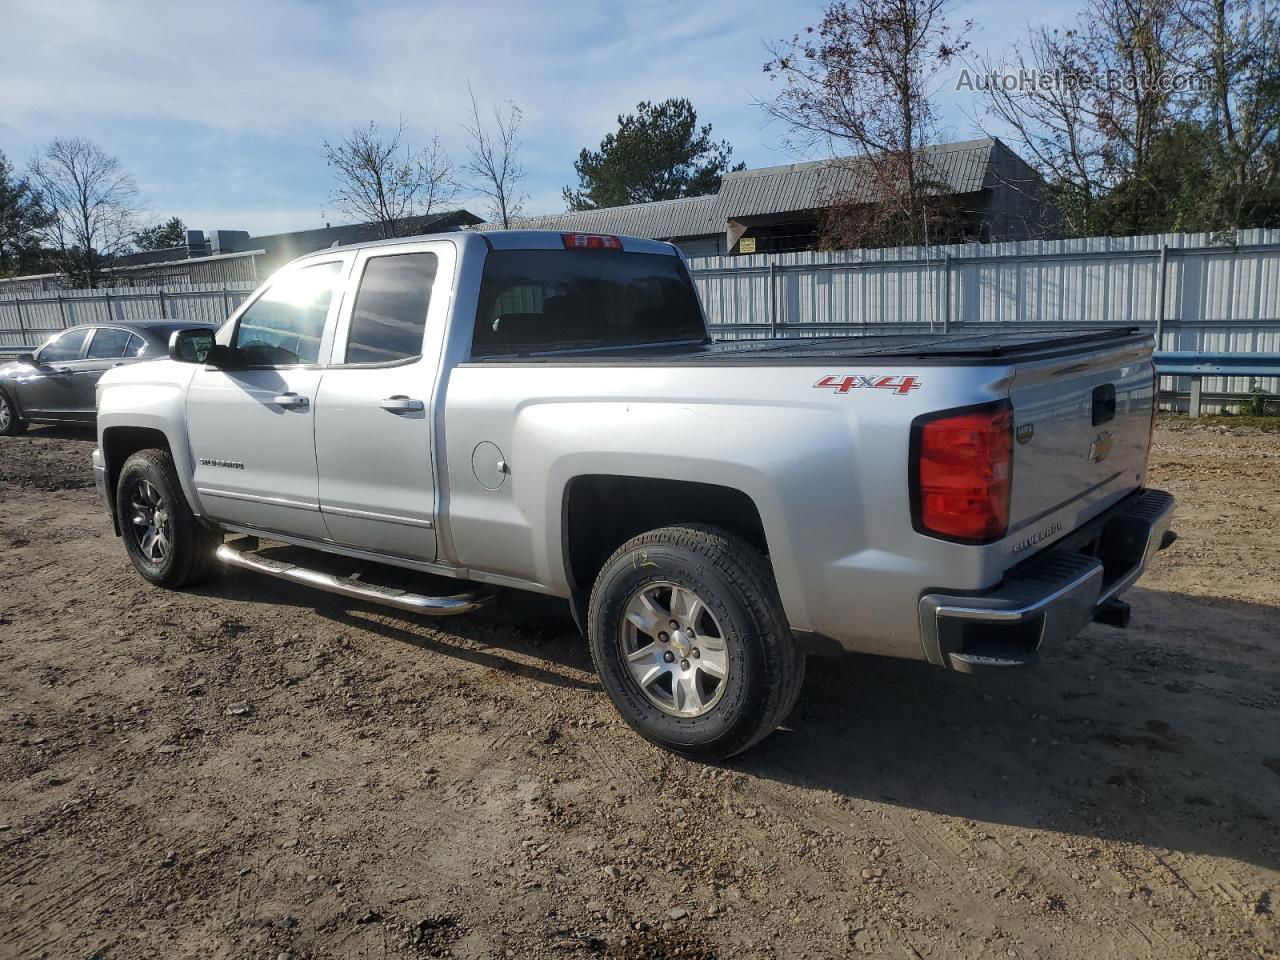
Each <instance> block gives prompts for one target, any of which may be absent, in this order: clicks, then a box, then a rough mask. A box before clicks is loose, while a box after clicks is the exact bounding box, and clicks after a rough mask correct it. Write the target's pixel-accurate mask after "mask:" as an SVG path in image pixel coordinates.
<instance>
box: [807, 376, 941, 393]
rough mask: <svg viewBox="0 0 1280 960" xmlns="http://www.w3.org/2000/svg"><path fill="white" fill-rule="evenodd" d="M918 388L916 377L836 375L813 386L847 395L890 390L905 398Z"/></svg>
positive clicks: (816, 388) (918, 381)
mask: <svg viewBox="0 0 1280 960" xmlns="http://www.w3.org/2000/svg"><path fill="white" fill-rule="evenodd" d="M919 387H920V379H919V378H918V377H911V376H903V377H877V376H871V377H863V376H851V377H842V376H840V375H838V374H834V373H829V374H827V375H826V376H825V377H823V378H822V379H821V380H819V381H818V382H817V383H815V384H814V385H813V388H814V389H815V390H818V389H826V390H834V391H835V392H836V393H848V392H849V391H850V390H862V389H868V390H892V391H893V392H894V393H896V394H897V395H898V396H905V395H906V394H908V393H910V392H911V391H912V390H917V389H919Z"/></svg>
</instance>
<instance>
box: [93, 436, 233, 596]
mask: <svg viewBox="0 0 1280 960" xmlns="http://www.w3.org/2000/svg"><path fill="white" fill-rule="evenodd" d="M116 516H117V517H118V518H119V519H120V535H121V537H122V538H123V539H124V545H125V549H126V550H127V551H128V553H129V559H130V560H131V561H133V566H134V568H135V569H136V570H137V571H138V572H139V573H140V574H142V576H143V577H145V578H146V579H147V580H150V581H151V582H152V583H154V584H155V585H156V586H160V587H171V588H175V587H185V586H187V585H188V584H191V583H195V582H196V581H198V580H202V579H204V578H205V577H206V576H208V575H209V571H210V569H211V568H212V566H213V562H214V556H213V551H214V548H215V547H216V546H217V543H218V541H219V540H220V539H221V537H220V536H219V534H217V533H216V532H214V531H212V530H209V529H208V528H206V527H205V526H204V525H203V524H201V523H200V521H199V520H198V519H197V518H196V516H195V514H193V513H192V512H191V507H190V505H189V504H188V503H187V498H186V496H185V495H184V494H183V492H182V487H181V486H180V485H179V483H178V474H177V471H176V470H175V469H174V466H173V457H172V456H170V455H169V453H168V451H165V450H139V451H138V452H137V453H135V454H133V455H132V456H131V457H129V459H128V460H126V461H125V462H124V466H123V467H121V468H120V479H119V480H118V481H117V483H116Z"/></svg>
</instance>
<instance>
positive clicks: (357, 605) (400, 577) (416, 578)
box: [191, 546, 599, 690]
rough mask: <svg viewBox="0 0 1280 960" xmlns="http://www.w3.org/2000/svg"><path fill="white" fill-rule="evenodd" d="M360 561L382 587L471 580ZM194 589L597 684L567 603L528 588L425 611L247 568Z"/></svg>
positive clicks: (349, 566)
mask: <svg viewBox="0 0 1280 960" xmlns="http://www.w3.org/2000/svg"><path fill="white" fill-rule="evenodd" d="M262 555H263V556H266V557H270V558H272V559H276V560H280V561H282V562H296V563H300V564H305V565H306V566H308V567H311V568H314V569H322V570H325V571H327V572H330V573H334V574H337V575H348V574H350V573H352V572H353V570H355V569H357V568H359V567H361V566H362V565H361V564H360V563H358V562H353V561H349V560H346V559H344V558H341V557H326V556H323V555H320V554H317V553H315V552H313V551H309V550H302V549H300V548H295V547H285V546H279V547H270V548H268V549H265V550H263V551H262ZM363 566H366V567H368V568H371V569H373V570H374V571H375V573H376V582H378V583H379V584H381V585H383V586H390V587H397V588H400V589H406V590H414V591H417V592H419V593H438V594H440V595H450V594H456V593H461V592H463V591H465V590H466V589H468V587H469V586H470V585H469V584H467V583H465V582H462V581H458V580H452V579H449V578H448V577H437V576H431V575H425V574H420V573H414V572H410V571H403V570H397V569H395V568H390V567H385V566H382V565H381V564H368V565H363ZM366 572H367V571H366ZM191 592H193V593H198V594H203V595H205V596H211V597H221V598H224V599H228V600H238V601H248V602H268V603H271V604H274V605H279V604H289V605H291V606H296V607H303V608H306V609H309V610H313V611H314V612H315V613H316V614H317V615H319V616H321V617H323V618H325V619H326V620H329V621H332V622H333V623H335V624H339V625H341V626H344V627H348V628H350V629H352V630H364V631H369V632H371V633H375V634H377V635H379V636H381V637H385V638H386V639H388V640H394V641H396V642H397V643H404V644H408V645H410V646H413V647H417V648H419V649H421V650H428V651H430V652H432V653H438V654H441V655H443V656H448V657H452V658H455V659H457V660H462V661H465V662H467V663H474V664H477V665H479V666H482V667H489V668H492V669H495V670H502V671H505V672H507V673H510V674H513V675H515V676H521V677H527V678H529V679H531V680H535V681H537V682H539V683H546V684H549V685H551V686H558V687H567V688H570V689H578V690H598V689H599V684H598V683H597V682H596V681H595V677H594V674H593V673H592V667H591V658H590V656H589V655H588V654H587V650H586V645H585V643H583V642H582V640H581V637H580V636H579V634H578V632H577V628H576V627H575V626H574V624H573V621H572V620H571V619H570V618H569V617H568V615H567V613H566V612H565V607H564V604H563V603H562V602H559V601H551V600H548V599H547V598H544V597H539V596H535V595H532V594H525V593H520V592H517V591H512V590H499V591H496V592H497V594H498V595H497V597H496V598H495V602H494V603H493V604H491V605H490V606H488V607H486V608H484V609H482V610H479V611H477V612H475V613H470V614H464V615H461V616H452V617H426V616H421V615H416V614H412V613H408V612H402V611H399V610H396V609H394V608H391V607H384V606H381V605H378V604H373V603H366V602H364V601H360V600H353V599H348V598H346V597H340V596H337V595H335V594H330V593H325V592H323V591H320V590H316V589H314V588H312V587H306V586H301V585H297V584H292V583H288V582H285V581H281V580H275V579H271V578H268V577H264V576H263V575H261V574H259V573H254V572H252V571H241V570H232V569H222V570H220V572H219V575H218V576H217V577H215V578H214V579H212V580H210V581H207V582H205V583H203V584H201V585H199V586H197V587H194V588H192V591H191ZM540 663H548V664H554V667H544V666H540V665H539V664H540Z"/></svg>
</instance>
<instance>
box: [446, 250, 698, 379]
mask: <svg viewBox="0 0 1280 960" xmlns="http://www.w3.org/2000/svg"><path fill="white" fill-rule="evenodd" d="M705 340H706V328H705V326H704V325H703V320H702V310H701V308H700V307H699V305H698V297H697V293H696V292H695V291H694V288H693V282H692V281H691V280H690V279H689V273H688V271H687V270H685V267H684V262H683V261H682V260H681V259H680V258H679V257H674V256H666V255H662V254H646V253H623V252H618V251H616V250H494V251H491V252H490V253H489V255H488V257H487V258H486V259H485V266H484V276H483V279H482V280H481V284H480V305H479V309H478V310H477V313H476V325H475V334H474V336H473V338H472V346H471V354H472V356H473V357H487V356H498V355H502V354H517V355H518V354H525V353H537V352H548V351H554V350H569V349H592V348H602V347H621V346H628V345H634V344H661V343H687V342H689V341H696V342H702V341H705Z"/></svg>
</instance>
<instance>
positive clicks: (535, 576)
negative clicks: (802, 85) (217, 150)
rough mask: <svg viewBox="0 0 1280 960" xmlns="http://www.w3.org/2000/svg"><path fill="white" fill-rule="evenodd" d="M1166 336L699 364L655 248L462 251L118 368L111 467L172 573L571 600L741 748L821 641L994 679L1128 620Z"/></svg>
mask: <svg viewBox="0 0 1280 960" xmlns="http://www.w3.org/2000/svg"><path fill="white" fill-rule="evenodd" d="M1152 346H1153V345H1152V341H1151V339H1150V337H1148V336H1144V335H1142V334H1140V333H1139V332H1138V331H1137V330H1135V329H1108V330H1096V329H1094V330H1088V331H1079V330H1075V331H1072V330H1062V331H1058V332H1054V333H1049V334H1044V333H1042V334H1009V333H996V334H982V335H951V336H925V335H893V336H874V337H873V336H866V337H856V338H833V339H821V340H819V339H790V340H764V341H747V342H737V343H714V342H713V341H712V339H711V337H710V336H709V335H708V328H707V325H706V322H705V319H704V316H703V311H702V307H701V305H700V303H699V299H698V296H697V293H696V291H695V289H694V286H693V284H692V282H691V281H690V277H689V273H688V271H687V269H686V265H685V262H684V260H683V258H682V257H681V255H680V253H679V251H678V250H677V249H676V248H675V247H673V246H672V245H670V244H667V243H660V242H656V241H652V240H643V239H633V238H630V237H614V236H605V235H593V234H577V233H568V234H562V233H551V232H532V231H510V232H493V233H477V232H459V233H449V234H442V235H439V236H431V237H422V238H417V239H412V240H396V241H385V242H380V243H371V244H364V245H358V246H352V247H343V248H335V249H329V250H324V251H321V252H318V253H315V254H312V255H309V256H306V257H303V258H301V259H299V260H296V261H294V262H293V263H291V264H289V265H288V266H286V267H284V268H283V269H281V270H280V271H279V272H277V273H276V274H275V275H274V276H272V277H271V278H270V279H269V280H268V281H267V282H266V283H265V284H264V285H263V286H262V287H261V288H260V289H259V290H257V291H256V292H255V293H254V294H253V295H251V296H250V297H249V298H248V299H247V300H246V302H245V303H244V304H243V305H242V306H241V307H240V308H239V309H238V310H237V311H236V312H235V313H234V314H233V315H232V316H231V317H230V318H229V319H228V320H227V321H226V323H225V324H224V325H223V326H222V327H221V328H220V329H219V330H218V331H217V332H216V335H214V334H211V333H210V332H209V331H207V330H190V331H179V332H176V333H175V334H174V335H173V337H172V340H171V343H170V346H169V353H170V356H169V358H168V359H164V360H160V361H157V362H154V363H145V364H136V365H134V366H130V367H122V368H119V369H116V370H111V371H108V372H107V374H106V375H105V376H103V378H102V380H101V382H100V384H99V386H98V395H97V400H98V448H97V449H96V450H95V451H94V454H93V469H94V476H95V479H96V482H97V487H98V489H99V491H100V492H101V494H102V496H103V498H104V500H105V502H106V505H107V507H108V509H109V511H110V514H111V520H112V523H113V524H114V526H115V530H116V532H117V534H118V535H119V536H121V538H122V539H123V541H124V545H125V549H126V550H127V552H128V555H129V558H130V559H131V560H132V562H133V565H134V566H135V567H136V568H137V571H138V572H139V573H140V574H141V575H142V576H143V577H145V578H146V579H147V580H149V581H151V582H152V583H154V584H157V585H160V586H163V587H171V588H176V587H181V586H184V585H187V584H191V583H193V582H195V581H196V580H198V579H200V578H201V577H204V576H206V575H207V574H209V573H210V571H211V570H212V569H213V568H214V566H215V564H216V563H218V562H221V563H223V564H229V565H232V566H235V567H239V568H247V569H249V570H254V571H258V572H259V573H261V574H264V575H268V576H273V577H278V578H283V579H285V580H290V581H294V582H298V583H303V584H308V585H311V586H314V587H319V588H322V589H325V590H329V591H332V592H335V593H339V594H342V595H345V596H347V597H355V598H360V599H363V600H367V601H372V602H375V603H381V604H387V605H390V606H393V607H397V608H399V609H402V610H409V611H415V612H417V613H421V614H431V615H446V614H459V613H466V612H468V611H471V610H475V609H476V608H477V607H479V606H481V605H483V604H485V603H487V602H489V600H490V599H491V598H492V596H493V590H494V589H495V588H500V587H505V588H515V589H518V590H526V591H533V592H536V593H539V594H545V595H549V596H551V597H556V598H563V599H564V600H565V601H567V604H568V607H569V610H570V611H571V612H572V615H573V617H574V618H575V619H576V621H577V623H578V625H579V627H580V628H581V629H582V631H583V632H584V633H585V634H586V635H587V638H588V643H589V646H590V650H591V656H592V659H593V662H594V664H595V667H596V669H597V671H598V674H599V677H600V681H601V683H602V685H603V686H604V688H605V690H606V691H607V692H608V695H609V696H610V698H611V699H612V701H613V703H614V704H615V705H616V707H617V709H618V710H619V712H620V713H621V714H622V716H623V717H624V718H625V719H626V721H627V722H628V723H629V724H630V725H631V726H632V727H633V728H634V729H635V730H636V731H638V732H639V733H640V734H641V735H643V736H644V737H646V738H648V739H649V740H651V741H653V742H654V743H656V744H659V745H660V746H662V747H665V748H667V749H669V750H673V751H676V752H679V753H683V754H685V755H689V756H695V757H702V758H722V757H727V756H729V755H732V754H734V753H737V752H739V751H742V750H745V749H746V748H748V747H750V746H751V745H752V744H754V743H756V742H757V741H758V740H760V739H761V738H762V737H764V736H766V735H767V734H768V733H769V732H771V731H772V730H774V729H775V728H776V727H777V726H778V725H779V723H781V722H782V721H783V719H784V718H785V717H786V715H787V713H788V711H789V710H790V709H791V707H792V705H793V704H794V702H795V700H796V697H797V694H798V691H799V689H800V686H801V681H802V679H803V675H804V664H805V657H806V654H809V653H815V652H816V653H837V652H843V651H852V652H859V653H871V654H881V655H884V656H891V657H904V658H908V659H914V660H921V661H926V662H928V663H931V664H935V665H936V666H937V667H939V668H941V669H948V670H956V671H965V672H972V671H976V670H979V669H1007V668H1012V667H1018V666H1024V665H1027V664H1031V663H1032V662H1034V661H1035V660H1036V658H1037V656H1038V654H1039V652H1040V650H1041V649H1042V648H1044V647H1046V646H1052V645H1053V644H1055V643H1059V642H1061V641H1062V640H1063V639H1065V638H1069V637H1071V636H1072V635H1073V634H1075V633H1077V632H1078V631H1079V630H1081V629H1082V628H1083V627H1084V626H1086V625H1087V624H1088V623H1090V622H1091V621H1092V620H1095V619H1100V620H1104V621H1106V622H1109V623H1113V624H1117V625H1123V622H1124V621H1125V620H1126V619H1127V610H1128V608H1127V606H1126V605H1125V604H1124V602H1123V601H1121V600H1119V599H1118V595H1119V594H1121V593H1122V592H1123V591H1124V590H1125V589H1126V588H1128V587H1130V586H1131V585H1132V584H1133V583H1134V581H1135V580H1136V579H1137V578H1138V577H1139V575H1141V573H1142V572H1143V570H1144V568H1145V567H1146V566H1147V564H1148V561H1149V560H1150V559H1151V557H1152V555H1153V554H1154V553H1155V552H1156V551H1157V550H1159V549H1161V548H1162V547H1163V546H1166V545H1167V544H1168V543H1170V542H1171V541H1172V538H1173V534H1172V531H1170V530H1169V523H1170V516H1171V512H1172V508H1173V500H1172V498H1171V497H1170V496H1169V495H1168V494H1167V493H1163V492H1161V491H1158V490H1152V489H1148V488H1147V487H1146V485H1145V479H1146V473H1147V453H1148V448H1149V446H1150V440H1151V432H1152V428H1153V423H1154V417H1155V395H1156V394H1155V371H1154V368H1153V365H1152ZM229 534H233V535H237V537H238V538H237V539H233V540H231V541H229V542H228V541H227V536H228V535H229ZM263 541H267V542H268V543H276V544H284V545H289V546H291V547H292V548H293V549H292V550H291V551H288V550H287V551H286V552H292V554H294V555H295V556H296V555H298V554H302V555H303V556H306V555H307V551H306V550H302V551H299V550H297V549H296V548H297V547H304V548H310V550H312V551H318V552H321V553H324V554H329V555H336V556H337V557H338V558H341V559H340V560H338V561H336V562H338V563H340V564H341V563H346V562H347V561H350V562H351V564H352V567H353V568H354V566H355V565H356V564H361V565H363V566H372V567H374V568H377V569H384V570H385V569H386V567H384V566H380V565H391V566H394V567H400V568H406V569H407V570H409V571H415V572H417V573H419V574H422V575H427V574H433V575H443V576H444V577H449V578H453V579H455V580H457V581H463V583H462V584H460V586H459V588H458V590H457V592H456V593H453V592H450V591H448V590H441V589H439V588H436V589H434V590H427V591H422V592H412V591H406V590H403V589H393V588H391V587H389V586H386V585H382V586H379V585H378V584H376V583H374V582H370V579H369V578H368V576H367V575H365V574H364V573H363V571H362V572H361V574H360V575H359V576H348V575H338V574H335V573H332V572H325V571H324V570H322V569H320V567H321V566H323V565H324V564H321V563H319V559H320V558H317V563H316V564H315V565H314V566H307V565H303V564H299V563H292V562H284V561H282V560H279V559H273V558H272V557H271V556H269V555H268V554H269V553H270V552H271V551H272V550H275V552H276V555H277V557H278V556H279V554H280V549H281V548H279V547H276V548H270V547H265V546H264V545H263ZM334 563H335V560H334V558H333V557H332V556H330V557H329V558H328V559H326V560H325V564H328V565H329V566H332V565H333V564H334ZM401 576H405V575H404V574H401ZM413 582H414V583H425V582H434V583H444V582H447V581H442V580H440V579H439V577H438V576H437V577H432V578H430V580H428V578H427V577H425V576H423V577H421V578H419V579H415V580H414V581H413ZM411 585H412V584H411ZM438 594H443V595H438Z"/></svg>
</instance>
